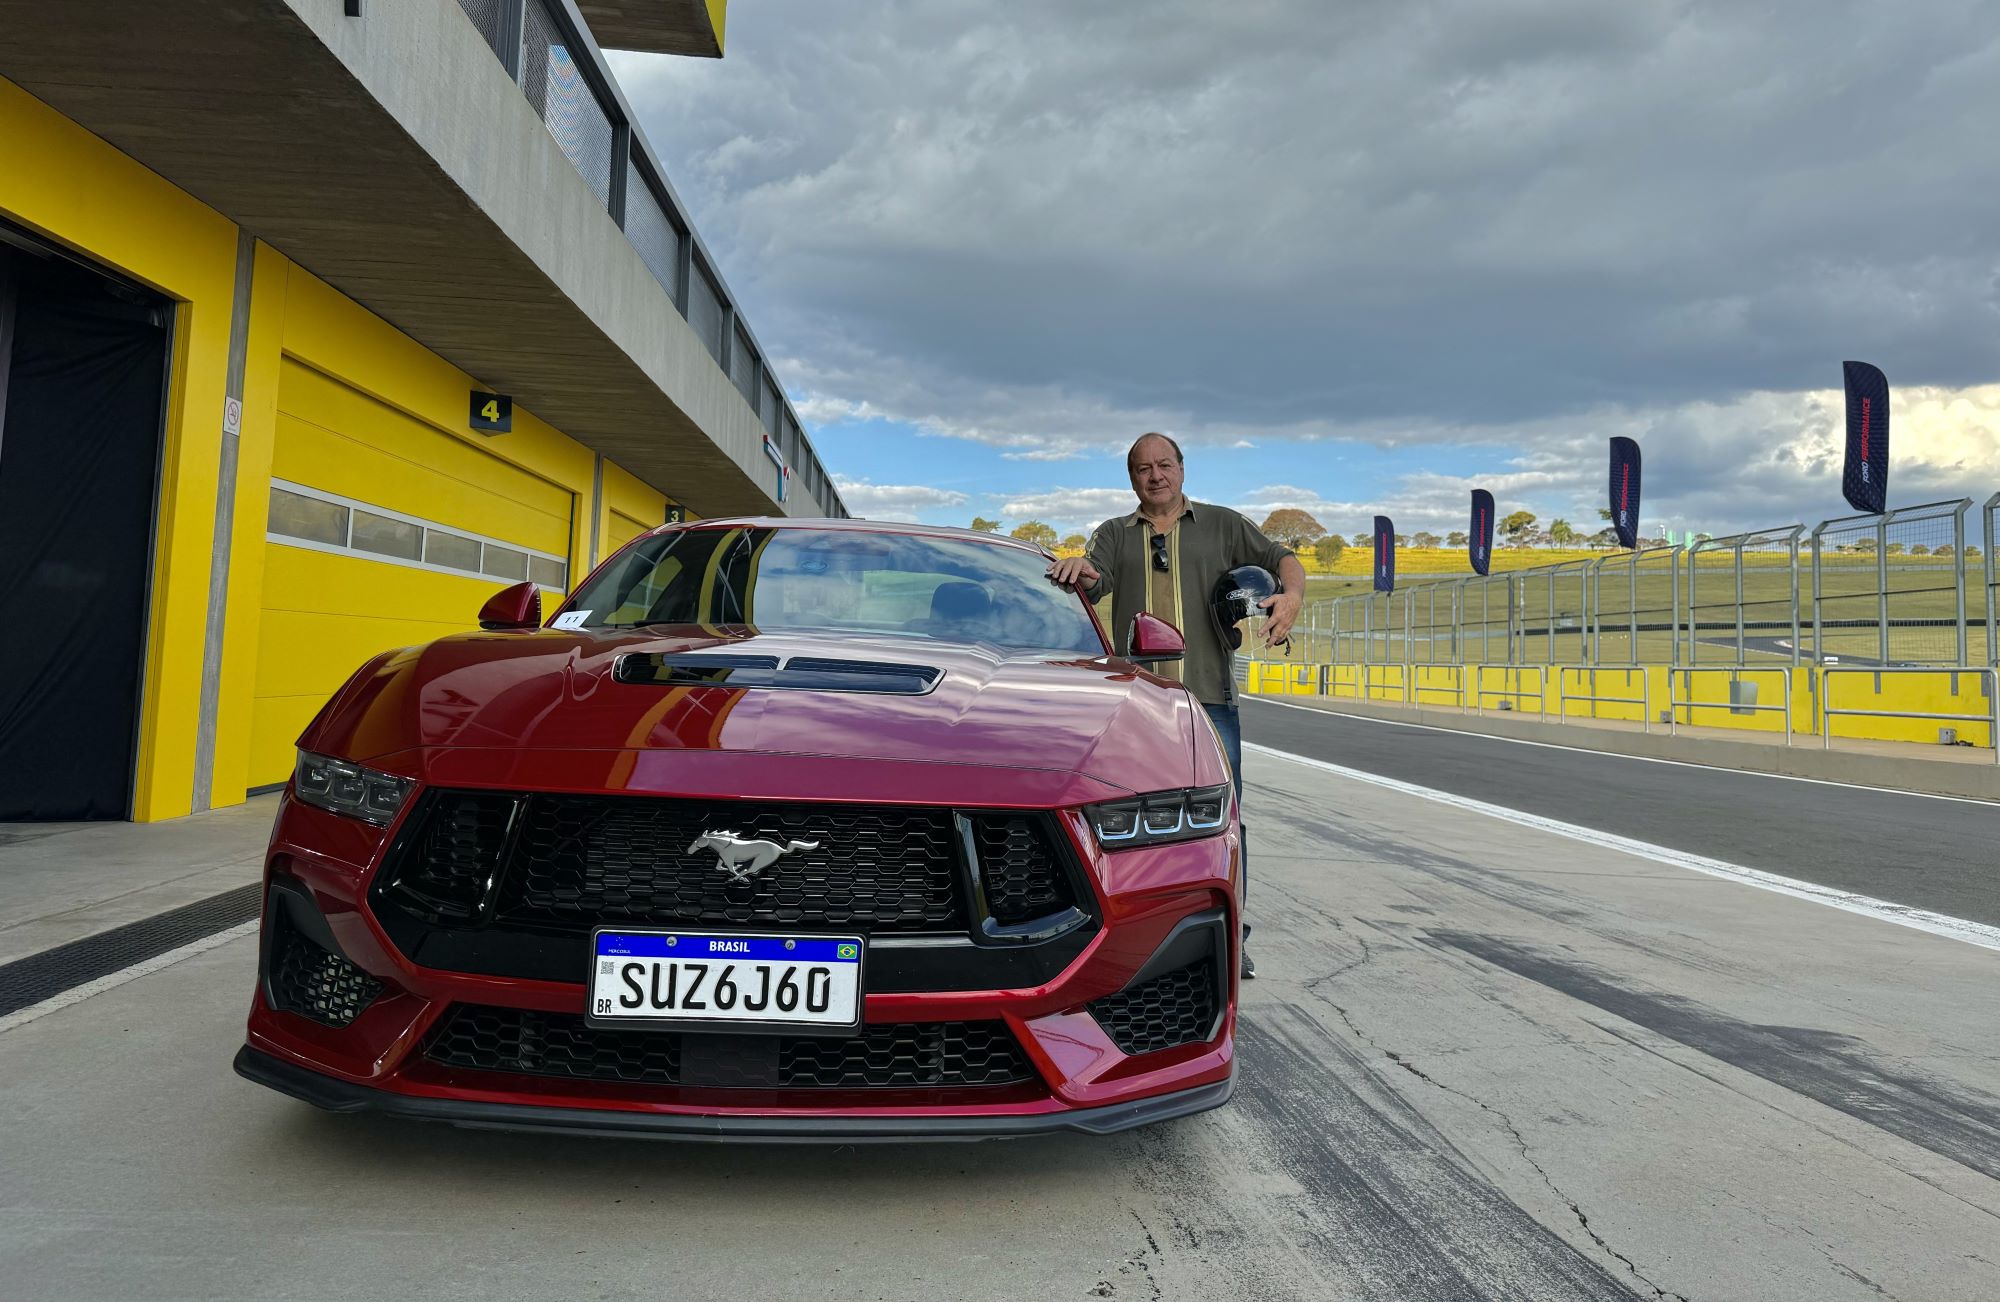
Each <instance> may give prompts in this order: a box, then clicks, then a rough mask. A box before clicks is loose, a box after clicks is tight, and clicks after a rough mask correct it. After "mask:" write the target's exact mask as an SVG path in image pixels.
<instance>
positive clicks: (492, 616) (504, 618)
mask: <svg viewBox="0 0 2000 1302" xmlns="http://www.w3.org/2000/svg"><path fill="white" fill-rule="evenodd" d="M541 626H542V590H541V589H540V588H538V587H536V586H535V585H534V584H532V583H517V584H515V585H514V586H513V587H511V588H502V589H501V590H500V591H498V592H496V593H494V594H493V595H492V597H490V598H488V599H487V602H486V604H485V605H483V606H481V607H480V608H479V627H481V628H483V629H486V630H487V631H488V632H492V631H493V630H496V629H503V628H540V627H541Z"/></svg>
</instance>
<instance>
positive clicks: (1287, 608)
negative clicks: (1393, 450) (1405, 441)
mask: <svg viewBox="0 0 2000 1302" xmlns="http://www.w3.org/2000/svg"><path fill="white" fill-rule="evenodd" d="M1125 469H1126V471H1127V472H1128V473H1129V474H1130V475H1131V477H1132V491H1133V493H1135V494H1136V495H1137V496H1138V498H1139V508H1138V509H1137V510H1136V511H1134V512H1132V514H1130V515H1121V516H1118V517H1116V518H1115V519H1111V520H1106V521H1105V522H1104V523H1103V524H1100V525H1098V526H1097V530H1096V532H1094V533H1093V534H1091V536H1090V547H1089V549H1088V550H1087V551H1086V552H1085V553H1084V554H1083V555H1082V556H1072V557H1069V558H1066V559H1064V560H1059V561H1057V562H1056V563H1055V564H1054V565H1052V566H1050V567H1049V577H1050V578H1052V579H1054V580H1055V581H1056V582H1057V583H1060V584H1062V585H1063V586H1064V587H1074V588H1077V589H1078V590H1080V591H1081V592H1083V594H1084V595H1085V596H1087V597H1088V598H1090V599H1091V600H1092V601H1097V600H1100V599H1102V598H1103V597H1104V596H1105V594H1107V593H1109V594H1110V595H1111V626H1112V635H1113V637H1114V638H1116V640H1117V649H1118V650H1119V652H1120V653H1123V652H1125V651H1128V650H1130V648H1129V647H1127V646H1126V645H1125V640H1126V639H1127V638H1128V637H1130V636H1131V630H1132V619H1133V617H1134V616H1135V615H1137V614H1138V613H1139V612H1140V611H1142V610H1143V611H1147V612H1150V613H1151V614H1153V615H1155V616H1158V617H1159V618H1161V619H1164V620H1166V621H1167V622H1168V623H1170V624H1172V625H1173V626H1174V627H1176V628H1178V629H1180V630H1181V636H1182V638H1183V639H1185V641H1186V642H1187V655H1186V657H1185V658H1183V659H1182V660H1181V661H1180V662H1179V663H1178V664H1175V663H1168V664H1163V665H1160V666H1158V667H1156V668H1155V670H1154V672H1155V673H1158V674H1161V675H1162V676H1164V677H1169V678H1178V679H1180V681H1181V682H1183V683H1185V684H1186V685H1187V688H1188V690H1189V691H1190V692H1192V693H1194V697H1195V699H1196V700H1198V701H1200V702H1201V704H1202V708H1203V709H1205V710H1207V711H1208V717H1209V719H1210V720H1211V721H1213V722H1214V724H1215V730H1216V732H1217V733H1218V734H1219V735H1220V736H1221V738H1222V745H1223V749H1224V750H1226V751H1227V752H1228V753H1229V766H1230V772H1231V775H1232V776H1233V778H1234V779H1235V783H1236V800H1237V804H1238V805H1239V806H1240V805H1241V804H1242V802H1243V728H1242V725H1241V723H1240V721H1239V719H1238V717H1237V712H1236V694H1235V685H1234V683H1233V682H1232V679H1231V675H1230V659H1231V655H1232V648H1231V647H1230V645H1229V644H1228V643H1227V642H1226V641H1224V640H1223V638H1224V636H1226V634H1227V632H1228V630H1226V629H1220V630H1219V629H1217V628H1216V627H1215V626H1214V624H1213V622H1212V621H1211V620H1210V619H1209V618H1208V613H1207V608H1208V601H1209V596H1210V594H1211V591H1212V590H1213V588H1214V586H1215V581H1216V580H1217V579H1219V578H1221V577H1222V575H1223V573H1224V572H1225V571H1227V570H1231V569H1234V568H1236V567H1237V566H1239V565H1261V566H1263V567H1264V568H1265V569H1267V570H1271V571H1273V572H1274V573H1276V574H1277V576H1278V585H1279V591H1278V594H1277V595H1276V596H1273V597H1270V598H1268V599H1266V600H1265V602H1264V603H1263V604H1264V606H1265V608H1266V610H1267V611H1268V612H1269V613H1268V615H1267V616H1266V618H1265V621H1264V640H1265V641H1266V642H1267V643H1269V644H1271V645H1274V646H1275V645H1276V644H1278V643H1280V642H1283V641H1284V640H1285V639H1286V637H1287V636H1288V635H1289V634H1290V633H1291V631H1292V623H1293V621H1295V620H1296V619H1297V618H1298V616H1299V606H1300V605H1301V604H1302V603H1303V602H1304V600H1305V590H1306V571H1305V567H1304V566H1303V565H1301V564H1299V558H1298V557H1297V556H1294V555H1293V554H1292V551H1291V549H1290V548H1288V547H1285V546H1283V545H1281V544H1279V543H1274V542H1272V541H1271V540H1270V539H1269V538H1266V537H1265V536H1264V535H1263V534H1262V533H1261V532H1259V531H1258V529H1257V526H1255V525H1253V524H1251V523H1250V522H1249V521H1248V520H1246V519H1244V518H1243V517H1242V516H1241V515H1238V514H1237V513H1236V512H1234V511H1232V510H1230V509H1229V508H1228V507H1226V506H1213V505H1211V504H1209V503H1207V502H1190V501H1189V500H1188V499H1187V496H1186V494H1184V493H1183V492H1182V491H1181V487H1182V484H1183V482H1184V481H1185V479H1186V476H1187V469H1186V465H1185V464H1184V462H1183V461H1182V459H1181V449H1180V444H1178V443H1176V442H1174V441H1173V440H1172V439H1170V438H1168V437H1167V436H1166V435H1164V434H1142V435H1140V436H1139V439H1138V441H1137V442H1136V443H1134V444H1133V445H1132V447H1131V450H1130V451H1128V452H1127V453H1126V454H1125ZM1245 839H1246V842H1247V839H1248V838H1247V836H1246V838H1245ZM1248 858H1249V856H1248V854H1247V853H1246V854H1245V856H1244V859H1245V886H1246V891H1245V894H1246V895H1247V894H1248V890H1247V886H1248ZM1243 934H1244V936H1245V938H1246V939H1247V938H1248V937H1249V934H1250V928H1249V926H1248V925H1247V924H1246V925H1245V926H1244V928H1243ZM1254 971H1255V968H1254V966H1253V965H1252V964H1251V962H1250V956H1249V955H1248V954H1247V953H1246V954H1245V955H1244V957H1243V975H1244V976H1246V977H1247V976H1251V975H1253V973H1254Z"/></svg>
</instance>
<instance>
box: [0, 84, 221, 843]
mask: <svg viewBox="0 0 2000 1302" xmlns="http://www.w3.org/2000/svg"><path fill="white" fill-rule="evenodd" d="M0 216H5V217H6V218H8V219H9V220H11V221H14V222H17V223H19V224H21V225H23V226H27V227H29V228H30V229H32V230H35V231H37V232H39V233H40V234H42V235H45V236H47V237H49V238H50V239H53V240H56V241H57V242H59V243H62V244H66V245H68V246H70V247H71V248H74V249H76V250H78V251H80V252H82V253H85V254H87V255H88V256H90V257H91V258H93V259H95V260H97V261H98V262H100V263H103V264H105V265H107V266H109V267H111V268H114V269H115V270H117V271H119V272H122V273H123V274H124V275H126V276H128V277H130V278H132V279H133V280H137V281H140V282H143V283H144V284H146V285H149V286H151V287H152V288H154V289H156V290H158V291H159V292H160V293H162V294H164V295H166V296H167V297H168V298H171V299H173V300H175V302H176V303H177V304H178V308H177V311H176V314H175V316H176V319H175V324H174V335H173V343H172V349H173V353H172V357H171V359H170V370H169V374H168V381H167V419H166V430H165V447H164V449H163V453H164V456H163V461H162V473H161V498H160V514H159V534H158V536H157V539H156V543H155V547H154V559H153V574H152V607H151V611H150V614H149V617H148V624H147V636H146V658H145V675H146V684H145V692H144V697H143V700H142V702H141V705H140V727H139V748H138V763H137V772H136V776H135V783H134V792H133V816H134V817H135V818H138V819H141V820H146V819H155V818H170V817H173V816H174V815H176V814H184V813H186V812H188V810H189V808H190V807H191V806H192V804H193V799H194V794H193V784H194V746H193V738H194V734H195V728H196V721H197V720H196V716H197V714H198V711H199V708H200V699H201V662H202V652H203V646H204V640H205V639H204V637H203V633H202V630H203V629H204V627H205V623H206V617H207V610H208V572H209V561H210V558H211V554H212V550H213V542H214V537H213V535H214V521H215V484H216V473H217V468H218V465H219V462H220V458H221V441H222V399H223V388H224V379H225V376H226V374H227V363H228V356H229V318H230V309H231V305H232V292H233V289H234V286H235V279H236V227H235V225H234V224H233V223H231V222H230V221H229V220H228V219H226V218H224V217H223V216H222V215H221V214H220V213H218V212H216V211H215V210H214V209H212V208H209V207H207V206H206V205H204V204H202V203H200V202H198V201H197V200H196V199H195V198H194V197H193V196H191V195H189V194H187V193H186V192H185V191H182V190H179V189H177V188H175V187H174V186H172V185H169V184H168V183H167V182H166V181H164V180H162V179H161V178H160V177H159V176H158V175H156V174H155V173H153V172H150V171H148V170H147V169H145V168H143V167H141V166H139V165H138V164H136V163H134V162H133V161H132V160H131V159H129V158H127V157H126V156H125V155H124V154H121V153H119V152H118V151H117V150H115V149H113V148H112V147H111V146H110V145H108V144H106V143H104V141H102V140H100V139H98V138H97V137H96V136H93V135H91V134H90V133H89V132H87V131H85V130H83V129H82V128H81V127H79V126H77V125H76V124H75V123H73V122H71V121H69V120H68V119H67V118H64V117H63V116H62V115H61V114H59V113H57V112H55V111H54V110H53V109H51V108H49V107H48V106H47V105H45V104H43V103H42V102H41V101H40V100H37V99H35V98H34V97H33V96H31V95H29V94H27V92H25V91H23V90H21V89H20V88H19V87H18V86H15V85H14V84H13V83H12V82H9V81H6V80H4V79H0Z"/></svg>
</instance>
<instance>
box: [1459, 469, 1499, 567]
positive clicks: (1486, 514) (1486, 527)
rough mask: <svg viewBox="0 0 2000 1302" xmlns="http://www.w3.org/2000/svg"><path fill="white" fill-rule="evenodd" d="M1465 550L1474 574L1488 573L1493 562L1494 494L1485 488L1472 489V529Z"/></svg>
mask: <svg viewBox="0 0 2000 1302" xmlns="http://www.w3.org/2000/svg"><path fill="white" fill-rule="evenodd" d="M1465 550H1466V554H1467V555H1468V556H1469V557H1470V558H1471V560H1472V572H1473V573H1474V574H1484V573H1486V570H1487V568H1488V567H1489V566H1491V565H1492V564H1493V494H1491V493H1489V492H1487V491H1486V490H1485V489H1483V488H1475V489H1473V490H1472V531H1471V532H1470V533H1468V534H1466V535H1465Z"/></svg>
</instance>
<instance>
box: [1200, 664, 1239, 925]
mask: <svg viewBox="0 0 2000 1302" xmlns="http://www.w3.org/2000/svg"><path fill="white" fill-rule="evenodd" d="M1201 708H1202V709H1204V710H1207V711H1208V718H1209V722H1211V723H1213V724H1214V725H1215V731H1216V733H1217V734H1218V735H1219V736H1220V737H1221V738H1222V750H1223V753H1224V754H1226V755H1228V756H1229V776H1230V778H1231V780H1232V781H1234V782H1235V784H1236V803H1237V805H1238V806H1239V807H1240V806H1241V805H1242V804H1243V722H1242V719H1241V718H1240V717H1239V716H1238V715H1237V713H1236V706H1235V703H1234V702H1232V703H1230V704H1228V705H1207V704H1204V705H1203V706H1202V707H1201ZM1242 855H1243V899H1244V902H1245V903H1246V904H1247V903H1248V902H1249V899H1250V830H1249V829H1248V828H1244V829H1243V845H1242ZM1243 934H1244V935H1245V936H1248V935H1249V934H1250V924H1249V923H1247V922H1246V923H1244V924H1243Z"/></svg>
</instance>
